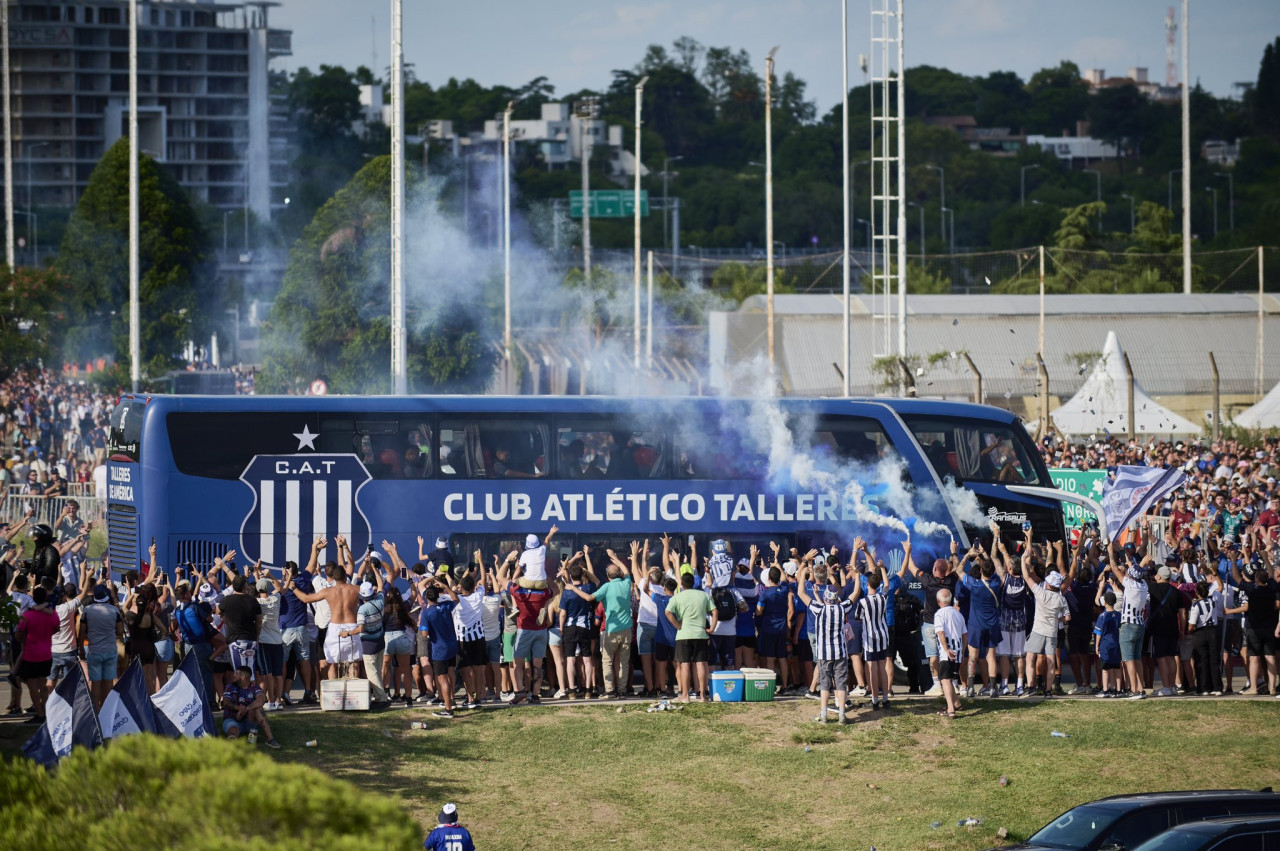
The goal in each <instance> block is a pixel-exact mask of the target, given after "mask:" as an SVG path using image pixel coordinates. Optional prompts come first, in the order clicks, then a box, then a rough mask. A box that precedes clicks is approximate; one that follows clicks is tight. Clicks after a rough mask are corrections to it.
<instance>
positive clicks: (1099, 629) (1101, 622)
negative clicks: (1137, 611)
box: [1093, 611, 1120, 668]
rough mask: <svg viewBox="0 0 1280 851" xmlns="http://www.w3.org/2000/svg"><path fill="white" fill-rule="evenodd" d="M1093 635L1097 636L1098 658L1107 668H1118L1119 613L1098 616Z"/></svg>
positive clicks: (1105, 613) (1104, 613) (1106, 613)
mask: <svg viewBox="0 0 1280 851" xmlns="http://www.w3.org/2000/svg"><path fill="white" fill-rule="evenodd" d="M1093 634H1094V635H1096V636H1098V658H1099V659H1101V660H1102V664H1103V665H1104V666H1105V667H1108V668H1118V667H1120V613H1119V612H1114V611H1113V612H1103V613H1102V614H1100V615H1098V622H1097V623H1096V624H1094V627H1093Z"/></svg>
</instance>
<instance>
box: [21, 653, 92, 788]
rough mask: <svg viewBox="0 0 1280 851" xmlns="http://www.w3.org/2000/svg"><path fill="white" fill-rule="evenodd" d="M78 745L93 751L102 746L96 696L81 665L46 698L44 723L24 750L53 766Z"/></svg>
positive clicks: (73, 666) (76, 666) (34, 758)
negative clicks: (93, 694) (91, 690)
mask: <svg viewBox="0 0 1280 851" xmlns="http://www.w3.org/2000/svg"><path fill="white" fill-rule="evenodd" d="M77 745H79V746H80V747H85V748H89V749H90V750H93V749H94V748H97V747H101V745H102V730H101V728H99V727H98V716H97V715H96V714H95V713H94V711H93V698H92V697H91V696H90V695H89V684H88V683H87V682H85V679H84V671H83V670H82V669H81V668H80V666H79V665H72V666H71V673H69V674H67V677H66V679H64V680H63V681H62V682H60V683H58V687H57V688H56V689H54V690H53V693H52V694H50V695H49V698H48V700H46V701H45V704H44V724H42V725H40V729H39V731H38V732H37V733H36V734H35V735H34V736H32V737H31V738H30V739H29V740H28V741H27V743H26V744H25V745H23V746H22V753H23V754H24V755H25V756H27V757H28V758H30V759H32V760H35V761H36V762H38V763H40V764H41V765H43V766H44V767H45V768H49V767H52V766H54V765H57V764H58V761H59V760H61V759H62V758H63V757H65V756H66V755H67V754H69V753H71V749H72V748H73V747H75V746H77Z"/></svg>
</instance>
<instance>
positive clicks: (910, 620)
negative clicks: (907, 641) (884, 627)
mask: <svg viewBox="0 0 1280 851" xmlns="http://www.w3.org/2000/svg"><path fill="white" fill-rule="evenodd" d="M893 609H894V611H893V614H894V623H895V624H896V625H897V626H898V627H899V628H900V629H904V630H906V631H907V632H915V631H916V630H918V629H920V626H921V624H922V623H923V621H924V604H923V603H921V602H920V601H919V600H918V599H916V595H915V594H911V593H909V592H907V591H902V592H899V593H898V594H895V595H894V603H893Z"/></svg>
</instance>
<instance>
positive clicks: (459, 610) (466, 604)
mask: <svg viewBox="0 0 1280 851" xmlns="http://www.w3.org/2000/svg"><path fill="white" fill-rule="evenodd" d="M484 598H485V593H484V586H483V585H477V586H476V590H474V591H472V592H471V593H470V594H459V595H458V605H456V606H454V607H453V628H454V631H455V632H457V635H458V641H475V640H477V639H480V638H484Z"/></svg>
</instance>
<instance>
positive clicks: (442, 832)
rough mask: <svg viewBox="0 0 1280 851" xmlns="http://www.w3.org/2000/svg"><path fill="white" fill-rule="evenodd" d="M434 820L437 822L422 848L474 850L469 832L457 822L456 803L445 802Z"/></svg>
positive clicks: (456, 850) (432, 849)
mask: <svg viewBox="0 0 1280 851" xmlns="http://www.w3.org/2000/svg"><path fill="white" fill-rule="evenodd" d="M436 821H437V822H439V824H437V825H436V827H435V828H434V829H433V830H432V831H431V832H430V833H429V834H427V838H426V840H425V841H424V842H423V843H422V847H423V848H425V849H427V851H476V846H475V843H474V842H472V841H471V832H470V831H469V830H467V829H466V828H465V827H463V826H462V825H460V824H458V805H457V804H445V805H444V807H442V808H441V809H440V815H439V816H437V817H436Z"/></svg>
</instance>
